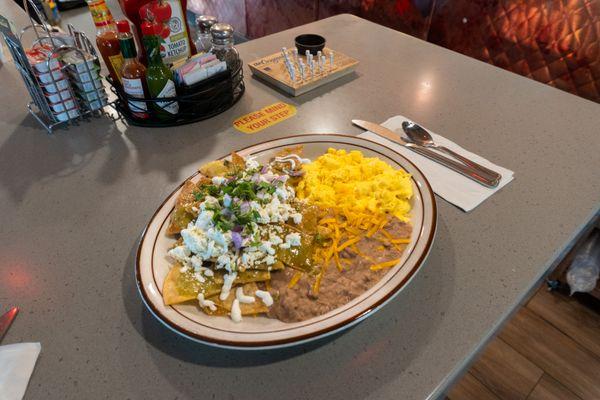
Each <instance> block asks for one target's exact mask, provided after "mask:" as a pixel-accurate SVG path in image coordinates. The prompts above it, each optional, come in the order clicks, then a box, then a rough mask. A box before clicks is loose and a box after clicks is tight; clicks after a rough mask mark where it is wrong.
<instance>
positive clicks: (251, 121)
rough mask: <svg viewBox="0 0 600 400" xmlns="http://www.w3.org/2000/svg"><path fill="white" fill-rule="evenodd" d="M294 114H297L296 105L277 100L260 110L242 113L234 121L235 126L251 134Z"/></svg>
mask: <svg viewBox="0 0 600 400" xmlns="http://www.w3.org/2000/svg"><path fill="white" fill-rule="evenodd" d="M294 115H296V107H294V106H293V105H291V104H287V103H283V102H277V103H274V104H271V105H269V106H266V107H263V108H261V109H260V110H258V111H255V112H251V113H249V114H246V115H242V116H241V117H239V118H238V119H236V120H235V121H233V126H234V127H235V128H236V129H237V130H238V131H242V132H244V133H248V134H251V133H256V132H260V131H262V130H263V129H265V128H268V127H270V126H273V125H275V124H278V123H280V122H281V121H285V120H286V119H288V118H290V117H293V116H294Z"/></svg>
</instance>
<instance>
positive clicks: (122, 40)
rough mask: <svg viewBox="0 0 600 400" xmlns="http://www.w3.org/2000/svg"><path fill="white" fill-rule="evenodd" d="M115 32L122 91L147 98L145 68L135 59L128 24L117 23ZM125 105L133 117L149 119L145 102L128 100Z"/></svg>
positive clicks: (133, 45)
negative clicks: (121, 65)
mask: <svg viewBox="0 0 600 400" xmlns="http://www.w3.org/2000/svg"><path fill="white" fill-rule="evenodd" d="M117 30H118V31H119V45H120V46H121V53H122V54H123V67H122V68H121V78H122V81H123V90H124V91H125V93H127V94H128V95H129V96H131V97H137V98H146V97H148V95H147V93H148V90H147V87H146V67H144V66H143V65H142V63H140V62H139V61H138V59H137V51H136V49H135V41H134V39H133V35H132V34H131V28H130V26H129V22H128V21H126V20H120V21H117ZM127 105H128V106H129V109H130V110H131V113H132V114H133V115H134V116H135V117H137V118H149V117H150V114H149V113H148V104H146V103H145V102H143V101H135V100H129V101H128V102H127Z"/></svg>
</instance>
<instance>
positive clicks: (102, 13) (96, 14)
mask: <svg viewBox="0 0 600 400" xmlns="http://www.w3.org/2000/svg"><path fill="white" fill-rule="evenodd" d="M88 7H89V9H90V13H91V14H92V19H93V20H94V24H95V25H96V26H97V27H100V26H105V25H108V24H109V23H110V22H112V20H113V17H112V14H111V13H110V10H109V9H108V7H107V6H106V2H105V0H96V1H90V2H88Z"/></svg>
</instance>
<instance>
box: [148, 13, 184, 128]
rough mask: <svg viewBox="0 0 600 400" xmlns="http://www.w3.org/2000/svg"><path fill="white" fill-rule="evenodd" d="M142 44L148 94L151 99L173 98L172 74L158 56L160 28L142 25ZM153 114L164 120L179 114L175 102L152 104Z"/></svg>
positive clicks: (151, 24)
mask: <svg viewBox="0 0 600 400" xmlns="http://www.w3.org/2000/svg"><path fill="white" fill-rule="evenodd" d="M142 35H143V37H142V43H143V44H144V48H145V49H146V59H147V60H148V68H147V70H146V82H147V84H148V93H149V94H150V97H151V98H153V99H154V98H157V97H175V96H176V95H177V93H176V92H175V82H174V81H173V72H172V71H171V69H170V68H169V67H167V66H166V65H165V64H164V63H163V60H162V58H161V56H160V45H161V42H162V39H161V37H160V26H159V25H157V24H153V23H150V22H144V23H142ZM153 108H154V112H155V113H156V116H157V117H158V118H161V119H164V118H169V117H172V116H174V115H176V114H177V113H178V112H179V104H178V103H177V102H176V101H159V102H156V103H154V104H153Z"/></svg>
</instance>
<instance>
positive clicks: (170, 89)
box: [156, 79, 179, 114]
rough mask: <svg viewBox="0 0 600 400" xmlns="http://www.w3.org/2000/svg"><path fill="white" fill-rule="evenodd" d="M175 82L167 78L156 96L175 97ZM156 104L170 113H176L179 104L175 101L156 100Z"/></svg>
mask: <svg viewBox="0 0 600 400" xmlns="http://www.w3.org/2000/svg"><path fill="white" fill-rule="evenodd" d="M175 96H177V93H176V92H175V84H174V83H173V81H172V80H170V79H169V80H168V81H167V83H166V84H165V86H164V87H163V88H162V90H161V91H160V93H159V94H158V96H156V97H175ZM156 104H157V105H158V106H159V107H160V108H162V109H163V110H165V111H166V112H168V113H170V114H177V113H178V112H179V104H178V103H177V102H176V101H173V102H171V101H158V102H156Z"/></svg>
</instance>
